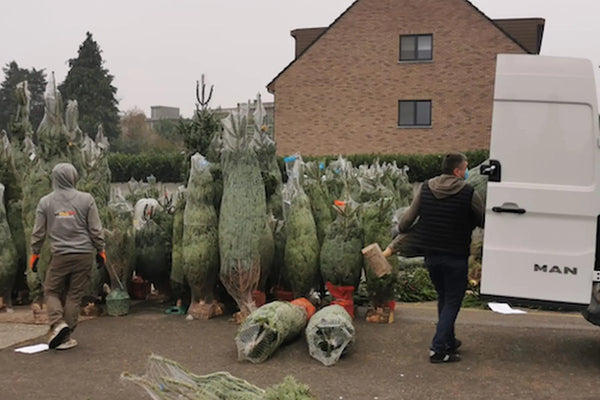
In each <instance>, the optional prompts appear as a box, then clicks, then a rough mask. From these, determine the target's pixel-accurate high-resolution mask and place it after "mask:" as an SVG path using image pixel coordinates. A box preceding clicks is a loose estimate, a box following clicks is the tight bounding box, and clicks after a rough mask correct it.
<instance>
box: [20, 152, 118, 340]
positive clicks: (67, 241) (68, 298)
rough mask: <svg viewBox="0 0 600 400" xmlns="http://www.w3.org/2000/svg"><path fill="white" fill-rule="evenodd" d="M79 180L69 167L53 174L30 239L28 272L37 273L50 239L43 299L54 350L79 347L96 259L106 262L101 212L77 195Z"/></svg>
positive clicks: (60, 167)
mask: <svg viewBox="0 0 600 400" xmlns="http://www.w3.org/2000/svg"><path fill="white" fill-rule="evenodd" d="M77 179H78V175H77V170H76V169H75V167H74V166H73V165H71V164H68V163H60V164H57V165H56V166H55V167H54V168H53V169H52V188H53V191H52V193H50V194H48V195H46V196H44V197H42V198H41V200H40V201H39V203H38V206H37V210H36V216H35V225H34V228H33V232H32V234H31V260H30V268H31V269H32V270H33V271H34V272H37V263H38V261H39V254H40V251H41V249H42V245H43V243H44V240H45V239H46V237H48V238H49V239H50V250H51V253H52V258H51V260H50V266H49V268H48V271H47V273H46V279H45V281H44V298H45V302H46V307H47V310H48V322H49V324H50V339H49V341H48V346H49V347H50V348H51V349H58V350H65V349H69V348H72V347H74V346H76V345H77V341H76V340H75V339H73V338H71V337H70V334H71V332H73V330H74V329H75V327H76V326H77V319H78V317H79V305H80V302H81V298H82V297H83V295H84V293H85V290H86V288H87V286H88V283H89V279H90V276H91V273H92V268H93V263H94V255H96V260H97V261H98V265H99V266H103V265H104V263H105V262H106V255H105V253H104V236H103V229H102V224H101V222H100V217H99V215H98V208H97V207H96V202H95V201H94V198H93V197H92V195H90V194H89V193H84V192H80V191H78V190H77V189H75V185H76V183H77Z"/></svg>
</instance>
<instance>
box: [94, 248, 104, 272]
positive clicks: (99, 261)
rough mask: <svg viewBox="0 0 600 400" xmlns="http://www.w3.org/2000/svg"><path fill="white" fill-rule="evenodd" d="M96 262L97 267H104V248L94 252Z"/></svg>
mask: <svg viewBox="0 0 600 400" xmlns="http://www.w3.org/2000/svg"><path fill="white" fill-rule="evenodd" d="M96 264H97V267H98V269H100V268H104V267H106V253H105V252H104V250H102V251H100V252H98V253H97V254H96Z"/></svg>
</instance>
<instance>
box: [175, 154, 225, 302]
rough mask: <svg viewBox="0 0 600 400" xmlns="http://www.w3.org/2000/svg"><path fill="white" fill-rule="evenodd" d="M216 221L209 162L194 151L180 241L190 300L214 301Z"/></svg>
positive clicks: (216, 267) (217, 258)
mask: <svg viewBox="0 0 600 400" xmlns="http://www.w3.org/2000/svg"><path fill="white" fill-rule="evenodd" d="M218 225H219V222H218V220H217V212H216V210H215V207H214V205H213V178H212V175H211V173H210V163H209V162H208V161H207V160H206V158H204V156H202V155H201V154H199V153H196V154H194V155H193V156H192V158H191V171H190V178H189V181H188V186H187V199H186V203H185V210H184V212H183V244H182V253H183V272H184V277H185V280H186V281H187V283H188V284H189V285H190V290H191V294H192V298H191V302H192V303H196V302H200V301H203V302H204V303H210V302H212V301H213V297H214V289H215V285H216V282H217V276H218V270H219V238H218V233H217V229H218Z"/></svg>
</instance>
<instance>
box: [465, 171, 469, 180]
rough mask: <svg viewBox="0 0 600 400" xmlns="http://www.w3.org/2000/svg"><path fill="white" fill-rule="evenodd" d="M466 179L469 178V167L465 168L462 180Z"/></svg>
mask: <svg viewBox="0 0 600 400" xmlns="http://www.w3.org/2000/svg"><path fill="white" fill-rule="evenodd" d="M467 179H469V168H467V169H465V177H464V180H465V181H466V180H467Z"/></svg>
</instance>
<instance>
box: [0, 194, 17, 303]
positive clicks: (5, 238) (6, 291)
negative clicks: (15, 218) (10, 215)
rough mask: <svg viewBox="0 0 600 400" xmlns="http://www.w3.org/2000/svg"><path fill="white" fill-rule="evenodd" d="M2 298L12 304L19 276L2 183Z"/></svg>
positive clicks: (0, 261)
mask: <svg viewBox="0 0 600 400" xmlns="http://www.w3.org/2000/svg"><path fill="white" fill-rule="evenodd" d="M0 243H2V247H1V248H0V297H7V298H5V299H4V301H5V302H10V294H11V293H10V292H11V288H12V285H13V283H14V280H15V276H16V274H17V251H16V249H15V246H14V244H13V241H12V237H11V234H10V228H9V226H8V221H7V219H6V211H5V209H4V185H2V184H1V183H0Z"/></svg>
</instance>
